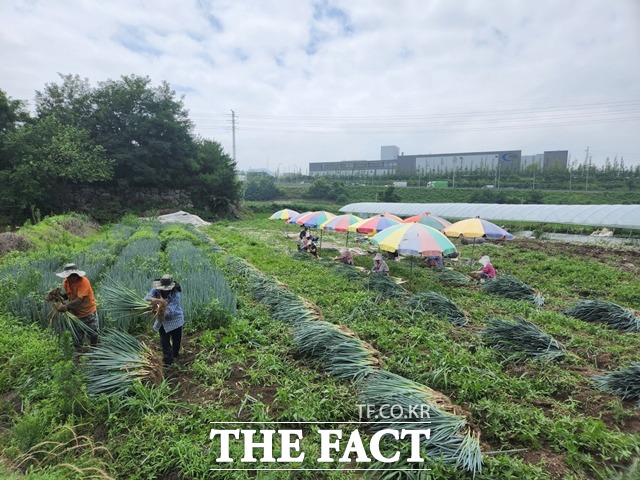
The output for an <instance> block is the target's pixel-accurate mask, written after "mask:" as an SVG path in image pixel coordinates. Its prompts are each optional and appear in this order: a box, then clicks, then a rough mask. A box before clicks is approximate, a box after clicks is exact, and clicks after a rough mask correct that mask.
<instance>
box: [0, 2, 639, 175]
mask: <svg viewBox="0 0 640 480" xmlns="http://www.w3.org/2000/svg"><path fill="white" fill-rule="evenodd" d="M0 18H2V25H3V27H2V29H0V89H1V90H4V91H5V92H6V93H7V95H8V96H9V97H11V98H12V99H20V100H27V101H28V102H29V103H30V105H31V108H33V103H34V98H35V93H36V91H42V90H43V89H44V87H45V85H47V84H51V83H61V79H60V76H59V74H73V75H76V74H77V75H79V76H80V77H81V78H86V79H88V80H89V82H90V83H91V85H92V86H97V84H98V82H102V81H105V80H109V79H113V80H116V79H119V78H120V77H121V76H123V75H131V74H135V75H142V76H148V77H149V78H150V79H151V81H152V85H153V86H157V85H159V84H160V82H162V81H166V82H168V83H169V85H170V86H171V87H172V88H173V89H174V90H175V91H176V94H177V95H178V97H179V98H180V97H182V98H183V101H184V104H185V106H186V107H187V109H188V110H189V116H190V118H191V120H192V121H193V122H194V124H195V128H194V133H195V134H197V135H200V136H202V137H205V138H208V139H211V140H215V141H217V142H219V143H220V144H222V146H223V147H224V149H225V151H226V152H227V153H229V154H230V155H232V156H233V155H234V153H235V158H236V161H237V165H238V168H239V169H240V170H246V169H250V168H268V169H269V170H271V171H273V172H276V173H279V174H281V175H285V174H287V173H292V172H302V173H305V172H306V171H307V170H308V164H309V162H322V161H330V162H333V161H342V160H378V159H380V147H381V146H385V145H396V146H398V147H399V149H400V152H401V153H404V154H406V155H416V154H428V153H432V154H437V153H456V152H461V153H462V152H477V151H492V150H521V151H522V154H523V155H532V154H536V153H542V152H544V151H545V150H568V151H569V155H570V161H571V162H573V161H578V162H580V163H582V162H584V161H585V159H586V158H587V154H588V155H590V156H591V161H592V163H594V164H598V165H602V164H603V163H604V161H605V159H606V158H607V157H609V158H610V159H611V160H613V158H614V157H615V156H616V155H617V156H618V159H620V158H621V157H622V158H623V159H624V163H625V165H635V164H640V0H562V1H558V0H536V1H525V0H521V1H518V0H483V1H477V0H317V1H311V0H253V1H249V0H220V1H217V0H180V1H178V0H174V1H170V0H109V1H98V0H2V1H1V2H0ZM232 111H233V112H234V116H235V122H233V121H232ZM232 123H235V151H234V141H233V137H234V135H233V128H232ZM587 151H588V153H587Z"/></svg>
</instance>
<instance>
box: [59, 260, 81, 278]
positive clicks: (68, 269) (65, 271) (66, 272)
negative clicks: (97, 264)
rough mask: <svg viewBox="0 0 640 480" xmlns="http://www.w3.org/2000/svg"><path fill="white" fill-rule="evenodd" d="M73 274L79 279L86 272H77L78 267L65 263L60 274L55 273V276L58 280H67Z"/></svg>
mask: <svg viewBox="0 0 640 480" xmlns="http://www.w3.org/2000/svg"><path fill="white" fill-rule="evenodd" d="M74 273H75V274H76V275H78V276H80V277H84V276H85V275H86V274H87V272H83V271H82V270H78V265H76V264H75V263H67V264H66V265H65V266H64V267H62V271H61V272H60V273H56V275H57V276H58V277H60V278H68V277H69V276H70V275H73V274H74Z"/></svg>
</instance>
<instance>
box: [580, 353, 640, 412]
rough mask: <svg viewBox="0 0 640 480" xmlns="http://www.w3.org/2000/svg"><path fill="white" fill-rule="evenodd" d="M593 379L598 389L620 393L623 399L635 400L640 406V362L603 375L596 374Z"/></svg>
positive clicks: (615, 393)
mask: <svg viewBox="0 0 640 480" xmlns="http://www.w3.org/2000/svg"><path fill="white" fill-rule="evenodd" d="M592 380H593V383H595V385H596V387H597V388H598V389H600V390H603V391H605V392H610V393H613V394H614V395H619V396H620V397H622V399H623V400H634V401H636V402H638V407H640V363H632V364H631V365H629V366H628V367H627V368H623V369H622V370H616V371H613V372H607V373H605V374H603V375H594V376H593V377H592Z"/></svg>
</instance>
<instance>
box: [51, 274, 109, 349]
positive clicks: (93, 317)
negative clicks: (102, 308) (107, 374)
mask: <svg viewBox="0 0 640 480" xmlns="http://www.w3.org/2000/svg"><path fill="white" fill-rule="evenodd" d="M56 275H57V276H58V277H60V278H64V281H63V282H62V289H63V290H64V293H63V292H62V291H60V292H59V293H60V294H61V296H62V298H63V299H64V300H68V302H67V303H57V304H55V308H56V310H58V311H59V312H70V313H72V314H74V315H75V316H76V317H78V320H80V321H81V322H82V323H84V324H85V325H86V326H87V327H89V328H90V329H91V331H90V332H89V333H88V336H89V343H90V344H91V346H92V347H95V346H96V345H97V344H98V333H99V332H100V328H99V326H98V308H97V304H96V299H95V297H94V296H93V288H91V282H90V281H89V279H88V278H87V277H86V275H87V274H86V272H83V271H82V270H79V269H78V266H77V265H76V264H75V263H67V264H66V265H65V266H64V267H63V269H62V272H60V273H56ZM76 341H77V342H78V343H77V344H76V347H81V346H82V342H83V341H84V331H82V330H79V331H78V332H77V339H76Z"/></svg>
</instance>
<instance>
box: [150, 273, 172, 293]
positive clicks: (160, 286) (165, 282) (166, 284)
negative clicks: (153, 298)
mask: <svg viewBox="0 0 640 480" xmlns="http://www.w3.org/2000/svg"><path fill="white" fill-rule="evenodd" d="M175 286H176V282H174V281H173V277H172V276H171V275H163V276H162V277H160V278H158V279H156V280H154V281H153V288H155V289H156V290H173V289H174V288H175Z"/></svg>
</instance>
